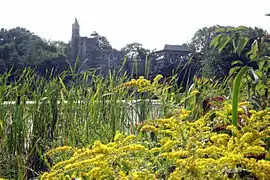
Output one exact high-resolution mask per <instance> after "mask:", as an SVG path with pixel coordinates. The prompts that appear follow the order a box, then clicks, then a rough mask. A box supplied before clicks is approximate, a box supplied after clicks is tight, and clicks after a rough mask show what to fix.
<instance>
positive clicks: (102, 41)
mask: <svg viewBox="0 0 270 180" xmlns="http://www.w3.org/2000/svg"><path fill="white" fill-rule="evenodd" d="M91 36H92V37H95V38H97V40H98V43H97V46H98V48H99V49H112V46H111V44H110V42H109V41H108V39H107V38H106V37H105V36H102V35H100V34H98V33H97V32H96V31H94V32H93V33H92V34H91Z"/></svg>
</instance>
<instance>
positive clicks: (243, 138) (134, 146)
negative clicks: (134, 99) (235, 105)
mask: <svg viewBox="0 0 270 180" xmlns="http://www.w3.org/2000/svg"><path fill="white" fill-rule="evenodd" d="M243 105H246V103H240V107H239V111H240V112H242V114H241V115H240V118H241V119H242V120H241V128H239V129H237V128H236V127H234V126H232V125H231V124H230V116H231V106H230V105H229V104H227V103H224V105H222V106H221V107H220V108H219V109H216V110H213V111H211V112H209V113H207V114H206V115H204V116H203V117H201V118H200V119H198V120H196V121H194V122H190V121H189V120H188V116H189V115H190V111H187V110H185V109H180V110H177V111H176V112H175V114H174V116H172V117H170V118H165V119H156V120H152V121H148V122H147V123H144V124H143V125H141V126H140V127H139V131H140V133H139V134H138V135H137V136H135V135H129V136H126V135H124V134H122V133H120V132H117V134H116V135H115V138H114V142H111V143H108V144H102V143H101V142H100V141H96V142H95V143H94V145H93V146H90V147H85V148H75V147H69V146H64V147H59V148H56V149H53V150H51V151H49V152H47V153H46V155H47V156H48V157H50V158H53V161H52V162H53V163H52V165H53V166H52V168H51V170H50V172H48V173H44V174H43V175H42V177H41V179H62V178H79V177H81V178H86V177H88V178H89V179H115V178H117V179H129V178H133V179H179V178H184V179H185V178H187V177H188V178H191V179H209V178H210V179H223V178H225V179H227V178H244V179H246V178H252V179H267V178H268V175H269V172H270V161H269V160H270V153H269V148H270V147H269V143H270V141H269V140H270V139H269V138H270V129H269V127H270V126H269V125H270V124H269V122H270V111H269V109H268V110H264V111H259V112H256V111H254V110H250V111H249V112H248V115H247V114H245V113H244V111H243V109H242V107H243ZM254 127H255V128H254Z"/></svg>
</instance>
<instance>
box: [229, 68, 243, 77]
mask: <svg viewBox="0 0 270 180" xmlns="http://www.w3.org/2000/svg"><path fill="white" fill-rule="evenodd" d="M240 68H241V67H240V66H236V67H233V68H231V69H230V72H229V75H230V76H231V75H232V74H234V73H235V72H237V71H238V70H239V69H240Z"/></svg>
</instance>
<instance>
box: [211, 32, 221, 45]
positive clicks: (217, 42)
mask: <svg viewBox="0 0 270 180" xmlns="http://www.w3.org/2000/svg"><path fill="white" fill-rule="evenodd" d="M221 37H222V34H219V35H218V36H216V37H214V38H213V39H212V41H211V43H210V47H217V46H218V45H219V41H220V38H221Z"/></svg>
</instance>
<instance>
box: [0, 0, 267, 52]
mask: <svg viewBox="0 0 270 180" xmlns="http://www.w3.org/2000/svg"><path fill="white" fill-rule="evenodd" d="M266 13H270V0H166V1H165V0H95V1H94V0H0V27H3V28H6V29H10V28H14V27H17V26H20V27H24V28H27V29H29V30H30V31H32V32H34V33H35V34H37V35H39V36H41V37H42V38H45V39H51V40H63V41H65V42H67V41H68V40H70V38H71V24H72V23H73V21H74V18H75V17H77V18H78V21H79V24H80V26H81V35H82V36H90V34H91V33H92V32H93V31H97V32H98V33H99V34H101V35H103V36H106V37H107V38H108V40H109V41H110V43H111V44H112V46H113V47H114V48H117V49H120V48H122V47H124V46H125V45H126V44H128V43H132V42H135V41H137V42H140V43H142V44H143V45H144V47H146V48H150V49H154V48H157V49H162V48H163V46H164V44H182V43H185V42H187V41H189V40H190V39H191V38H192V36H193V35H194V33H195V32H196V31H197V30H198V29H199V28H202V27H204V26H211V25H215V24H219V25H232V26H238V25H245V26H251V27H254V26H257V27H261V28H263V29H265V30H267V31H268V32H270V17H266V16H265V14H266Z"/></svg>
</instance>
